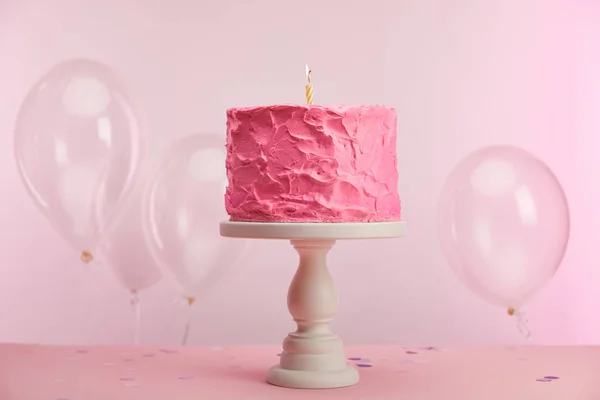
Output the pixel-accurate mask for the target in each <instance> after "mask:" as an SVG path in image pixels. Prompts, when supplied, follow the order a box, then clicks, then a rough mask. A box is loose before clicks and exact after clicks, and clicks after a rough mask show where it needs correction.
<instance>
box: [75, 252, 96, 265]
mask: <svg viewBox="0 0 600 400" xmlns="http://www.w3.org/2000/svg"><path fill="white" fill-rule="evenodd" d="M79 258H80V259H81V261H83V262H84V263H86V264H87V263H89V262H90V261H92V260H93V259H94V256H93V255H92V253H90V252H89V251H87V250H84V251H82V252H81V257H79Z"/></svg>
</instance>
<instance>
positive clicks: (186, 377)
mask: <svg viewBox="0 0 600 400" xmlns="http://www.w3.org/2000/svg"><path fill="white" fill-rule="evenodd" d="M179 379H180V380H182V381H191V380H192V379H194V377H193V376H180V377H179Z"/></svg>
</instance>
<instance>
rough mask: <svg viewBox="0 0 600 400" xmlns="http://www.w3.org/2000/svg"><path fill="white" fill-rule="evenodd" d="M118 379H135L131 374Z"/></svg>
mask: <svg viewBox="0 0 600 400" xmlns="http://www.w3.org/2000/svg"><path fill="white" fill-rule="evenodd" d="M119 379H120V380H122V381H135V378H134V377H133V376H122V377H121V378H119Z"/></svg>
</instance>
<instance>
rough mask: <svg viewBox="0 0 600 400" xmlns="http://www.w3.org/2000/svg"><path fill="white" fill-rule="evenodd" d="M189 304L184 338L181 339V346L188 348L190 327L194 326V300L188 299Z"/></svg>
mask: <svg viewBox="0 0 600 400" xmlns="http://www.w3.org/2000/svg"><path fill="white" fill-rule="evenodd" d="M186 300H187V303H188V308H187V312H186V321H185V328H184V330H183V338H182V339H181V345H182V346H186V345H187V342H188V337H189V336H190V326H191V324H192V304H194V298H193V297H188V298H186Z"/></svg>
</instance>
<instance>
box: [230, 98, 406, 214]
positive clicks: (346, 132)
mask: <svg viewBox="0 0 600 400" xmlns="http://www.w3.org/2000/svg"><path fill="white" fill-rule="evenodd" d="M226 167H227V178H228V180H229V185H228V187H227V191H226V194H225V207H226V209H227V213H228V214H229V215H230V217H231V218H230V220H231V221H248V222H383V221H398V220H400V197H399V196H398V169H397V165H396V111H395V110H394V109H390V108H386V107H382V106H357V107H351V106H318V105H274V106H265V107H247V108H231V109H229V110H227V162H226Z"/></svg>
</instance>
